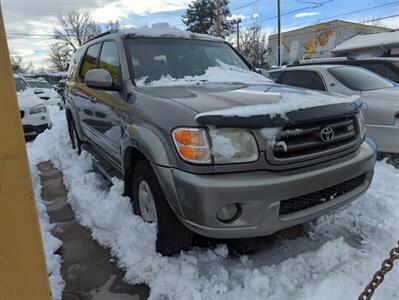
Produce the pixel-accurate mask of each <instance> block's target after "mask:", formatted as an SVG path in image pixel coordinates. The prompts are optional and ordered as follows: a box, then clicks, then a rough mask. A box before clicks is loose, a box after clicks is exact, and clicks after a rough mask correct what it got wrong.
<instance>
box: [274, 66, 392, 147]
mask: <svg viewBox="0 0 399 300" xmlns="http://www.w3.org/2000/svg"><path fill="white" fill-rule="evenodd" d="M269 73H272V74H274V76H272V77H274V78H276V79H275V81H276V82H277V83H281V84H286V85H292V86H297V87H302V88H307V89H313V90H319V91H325V92H329V93H340V94H343V95H360V96H361V98H362V101H363V103H364V105H363V112H364V115H365V118H366V123H367V134H368V136H370V137H371V138H372V139H373V140H374V141H375V142H376V144H377V146H378V150H379V151H380V152H390V153H399V86H398V85H397V84H396V83H394V82H392V81H389V80H387V79H385V78H383V77H381V76H379V75H377V74H375V73H372V72H370V71H368V70H366V69H363V68H359V67H353V66H343V65H308V66H297V67H290V68H286V69H282V70H275V71H273V70H272V71H269ZM275 73H277V74H275Z"/></svg>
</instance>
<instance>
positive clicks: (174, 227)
mask: <svg viewBox="0 0 399 300" xmlns="http://www.w3.org/2000/svg"><path fill="white" fill-rule="evenodd" d="M145 183H146V184H148V187H149V189H150V192H151V194H152V196H153V200H154V201H153V202H154V204H155V210H156V223H157V229H158V233H157V241H156V250H157V252H159V253H161V254H162V255H165V256H170V255H174V254H176V253H179V252H180V251H181V250H185V249H187V248H188V247H190V245H191V242H192V239H193V233H192V232H191V231H190V230H188V229H187V228H185V227H184V226H183V225H182V224H181V223H180V222H179V221H178V220H177V218H176V215H175V214H174V212H173V211H172V209H171V208H170V206H169V203H168V201H167V200H166V197H165V194H164V193H163V191H162V189H161V186H160V184H159V182H158V179H157V177H156V175H155V173H154V171H153V169H152V167H151V165H150V163H149V162H148V161H147V160H141V161H139V162H138V163H137V164H136V166H135V168H134V171H133V176H132V184H133V186H132V194H133V195H132V196H133V197H132V198H133V210H134V213H135V214H136V215H139V216H142V217H143V213H142V212H141V210H140V203H139V192H140V191H139V189H140V185H143V184H144V185H145ZM143 219H144V218H143Z"/></svg>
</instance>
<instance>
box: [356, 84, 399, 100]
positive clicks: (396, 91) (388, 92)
mask: <svg viewBox="0 0 399 300" xmlns="http://www.w3.org/2000/svg"><path fill="white" fill-rule="evenodd" d="M361 96H362V98H365V99H366V98H370V99H381V100H388V101H395V102H397V103H399V87H393V88H387V89H379V90H373V91H363V92H362V93H361Z"/></svg>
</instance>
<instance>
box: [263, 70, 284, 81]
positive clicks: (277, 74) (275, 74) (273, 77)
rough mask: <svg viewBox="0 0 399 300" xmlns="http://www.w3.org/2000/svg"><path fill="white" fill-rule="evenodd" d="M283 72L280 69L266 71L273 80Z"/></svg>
mask: <svg viewBox="0 0 399 300" xmlns="http://www.w3.org/2000/svg"><path fill="white" fill-rule="evenodd" d="M281 73H283V72H282V71H274V72H268V73H267V75H268V76H269V78H270V79H271V80H273V81H274V82H277V79H278V77H279V76H280V75H281Z"/></svg>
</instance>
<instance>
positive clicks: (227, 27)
mask: <svg viewBox="0 0 399 300" xmlns="http://www.w3.org/2000/svg"><path fill="white" fill-rule="evenodd" d="M213 2H214V11H213V16H214V18H213V22H212V26H211V28H210V29H209V31H208V33H209V34H212V35H216V36H217V35H218V33H217V30H216V28H217V26H216V19H217V18H216V15H217V7H216V0H214V1H213ZM219 2H220V8H219V11H220V25H221V26H220V27H221V33H220V35H221V36H222V37H223V38H225V37H226V36H228V35H230V34H231V33H233V32H234V25H233V24H232V22H231V20H230V21H229V20H228V17H231V13H230V8H229V2H230V1H229V0H219Z"/></svg>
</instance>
